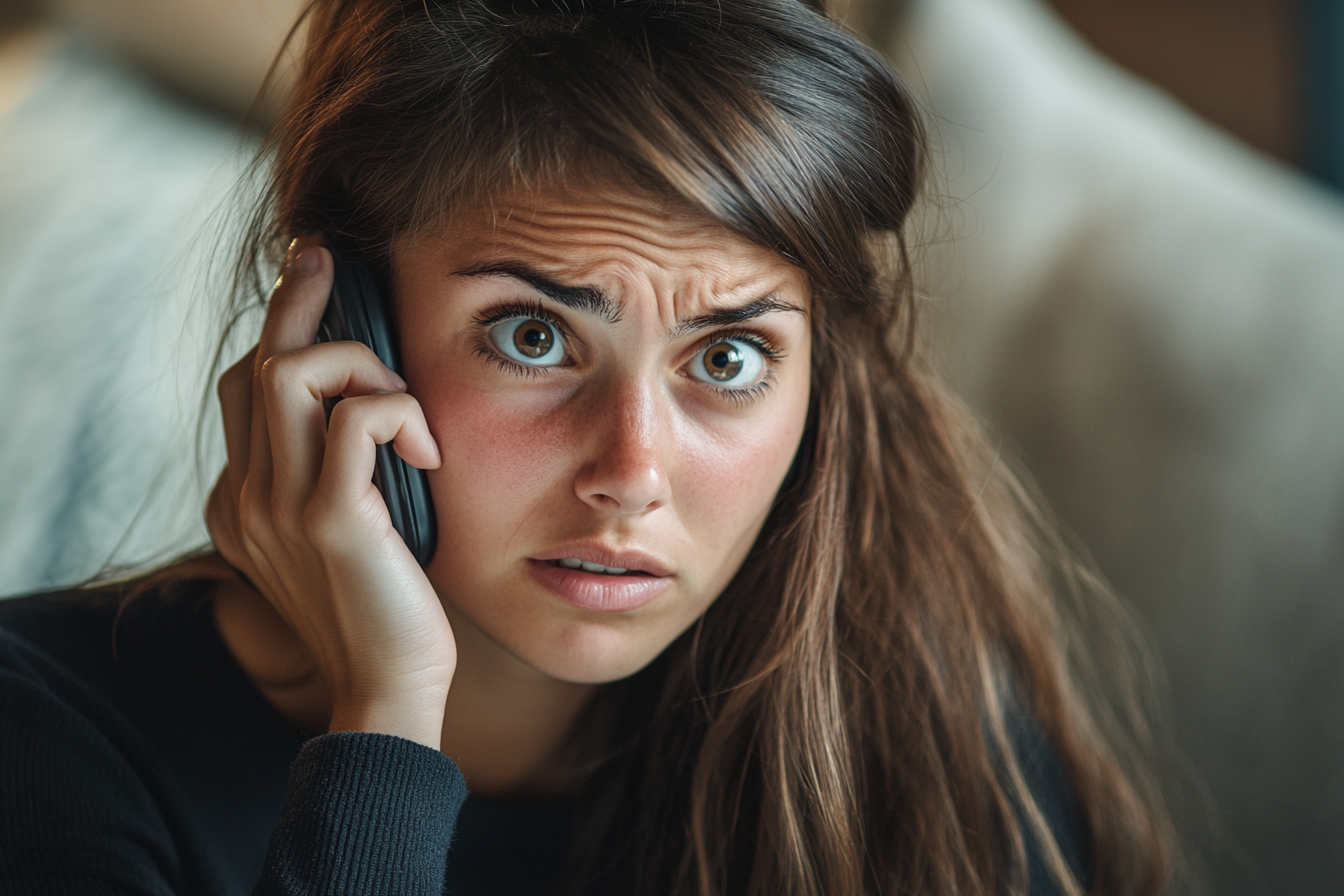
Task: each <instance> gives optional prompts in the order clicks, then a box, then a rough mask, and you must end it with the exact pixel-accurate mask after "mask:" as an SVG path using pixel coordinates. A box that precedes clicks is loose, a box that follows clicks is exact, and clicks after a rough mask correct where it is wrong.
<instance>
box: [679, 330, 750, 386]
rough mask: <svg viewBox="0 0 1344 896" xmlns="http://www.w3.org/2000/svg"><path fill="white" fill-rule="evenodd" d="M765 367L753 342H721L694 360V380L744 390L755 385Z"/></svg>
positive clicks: (700, 352)
mask: <svg viewBox="0 0 1344 896" xmlns="http://www.w3.org/2000/svg"><path fill="white" fill-rule="evenodd" d="M764 367H765V357H764V356H763V355H762V354H761V350H760V349H759V348H757V347H756V346H754V345H752V344H751V343H750V342H747V341H745V340H742V339H720V340H719V341H718V342H715V343H713V344H712V345H707V346H705V347H704V348H702V349H700V351H699V352H697V353H696V356H695V357H694V358H692V359H691V376H693V377H695V378H696V379H698V380H700V381H701V382H705V383H711V384H713V385H715V386H725V387H727V388H729V389H734V388H738V389H740V388H745V387H747V386H753V385H755V384H756V382H757V381H758V380H759V379H760V378H761V369H762V368H764Z"/></svg>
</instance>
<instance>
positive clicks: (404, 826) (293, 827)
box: [0, 630, 467, 896]
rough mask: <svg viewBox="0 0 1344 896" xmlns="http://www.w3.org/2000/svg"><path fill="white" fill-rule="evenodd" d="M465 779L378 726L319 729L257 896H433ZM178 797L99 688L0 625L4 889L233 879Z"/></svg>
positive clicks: (99, 894) (212, 886) (22, 893)
mask: <svg viewBox="0 0 1344 896" xmlns="http://www.w3.org/2000/svg"><path fill="white" fill-rule="evenodd" d="M466 794H467V792H466V783H465V781H464V780H463V778H462V774H461V772H460V771H458V768H457V766H456V764H454V763H453V761H452V760H451V759H449V758H448V757H446V756H444V755H443V754H441V753H439V752H438V751H437V750H432V749H430V748H428V747H425V746H422V745H421V744H417V743H414V742H412V741H409V740H405V739H403V738H399V737H393V736H390V735H382V734H361V733H339V734H326V735H322V736H320V737H316V738H313V739H312V740H310V741H308V742H307V743H306V744H305V745H304V746H303V748H302V749H301V750H300V751H299V755H298V757H297V759H296V760H295V761H294V764H293V766H292V769H291V774H290V780H289V786H288V789H287V791H286V794H285V801H284V806H283V810H282V812H281V816H280V821H279V824H278V825H277V826H276V827H275V829H274V831H273V833H272V836H271V840H270V846H269V850H268V852H267V855H266V859H265V863H264V865H263V868H262V873H261V878H260V880H259V881H258V882H257V884H256V886H255V888H254V889H253V893H254V894H257V896H301V894H302V896H341V894H361V896H368V894H380V896H421V894H426V896H440V894H441V893H442V892H443V886H444V875H445V870H446V864H447V855H448V847H449V844H450V841H451V840H452V837H453V831H454V828H455V826H456V823H457V816H458V812H459V811H460V810H461V808H462V804H463V802H464V801H465V799H466ZM186 817H187V813H185V812H184V811H183V808H182V802H181V794H180V793H179V792H178V791H177V790H176V788H175V785H174V784H173V783H172V782H171V781H169V780H168V779H167V778H165V776H164V774H163V770H162V768H160V767H159V766H158V764H157V762H156V759H155V757H154V755H153V754H152V751H150V750H149V749H148V747H147V745H146V744H145V743H144V742H143V740H141V739H140V737H139V735H138V734H137V733H136V732H135V731H133V730H132V729H130V728H129V727H128V726H127V725H126V723H125V722H124V720H122V719H120V717H119V716H117V715H116V714H115V713H113V712H111V711H110V709H109V707H108V706H107V705H106V704H105V703H103V702H102V701H101V699H100V698H99V697H98V696H97V695H95V694H93V693H92V692H91V691H89V690H88V689H86V688H84V687H82V686H81V685H80V684H79V683H78V682H76V681H74V680H73V679H72V678H70V676H68V675H67V674H66V673H65V672H64V671H63V670H62V669H60V668H58V667H57V666H56V665H55V664H53V663H52V662H51V661H50V660H49V658H47V657H46V656H45V655H44V654H42V653H41V652H40V651H38V650H36V649H34V648H33V647H32V646H31V645H28V644H27V643H25V642H23V641H22V640H20V639H17V638H13V637H11V636H9V634H8V633H6V632H4V631H3V630H0V893H3V894H5V896H186V894H188V893H190V894H197V893H214V892H222V891H224V890H230V891H231V888H230V887H229V886H227V885H224V884H223V880H222V878H221V877H220V876H219V875H218V874H216V873H213V871H212V869H214V868H215V867H216V866H215V865H214V861H215V859H214V858H212V856H210V855H206V854H204V853H203V851H202V850H203V848H205V847H204V845H203V843H202V842H201V841H200V840H199V837H198V836H196V835H193V834H192V833H189V832H188V830H187V827H188V824H187V822H186Z"/></svg>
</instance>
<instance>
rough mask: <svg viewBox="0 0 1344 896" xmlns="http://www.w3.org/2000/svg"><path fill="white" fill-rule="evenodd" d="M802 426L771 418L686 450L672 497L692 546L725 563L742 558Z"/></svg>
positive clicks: (786, 417)
mask: <svg viewBox="0 0 1344 896" xmlns="http://www.w3.org/2000/svg"><path fill="white" fill-rule="evenodd" d="M804 407H805V402H804ZM802 426H803V412H799V413H797V414H792V413H780V414H773V415H770V416H769V417H768V418H766V419H764V420H758V421H755V422H754V423H753V424H752V425H746V426H741V427H735V428H734V429H732V430H730V431H728V432H721V433H716V434H715V435H714V437H713V438H707V439H704V440H702V441H700V442H699V444H696V445H694V446H687V450H684V451H683V452H682V454H681V457H682V460H681V462H680V464H679V467H678V471H677V473H678V477H677V478H678V479H680V480H681V487H680V488H678V489H677V492H678V493H679V494H680V499H679V503H680V504H681V505H682V508H683V510H684V511H685V512H684V513H683V518H684V519H685V521H686V523H687V525H688V527H689V528H690V529H691V530H692V531H693V533H694V534H695V537H696V541H697V542H699V543H700V544H701V545H703V546H705V547H706V548H707V549H708V550H713V551H715V552H718V553H721V554H722V555H724V556H725V558H726V559H736V560H740V559H741V558H742V556H745V553H746V550H747V549H748V548H749V547H750V544H751V542H752V541H753V540H754V539H755V537H756V533H757V531H758V530H759V528H760V526H761V524H763V523H764V522H765V517H766V516H767V515H768V513H769V511H770V508H771V507H772V506H773V505H774V498H775V494H776V492H778V490H779V486H780V484H781V482H782V481H783V479H784V476H785V474H786V473H787V472H788V469H789V465H790V464H791V463H792V461H793V456H794V453H795V451H796V448H797V444H798V440H799V438H800V436H801V434H802Z"/></svg>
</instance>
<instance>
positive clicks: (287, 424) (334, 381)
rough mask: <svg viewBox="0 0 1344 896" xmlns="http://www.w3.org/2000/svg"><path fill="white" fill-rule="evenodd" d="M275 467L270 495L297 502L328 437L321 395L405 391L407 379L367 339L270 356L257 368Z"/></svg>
mask: <svg viewBox="0 0 1344 896" xmlns="http://www.w3.org/2000/svg"><path fill="white" fill-rule="evenodd" d="M261 381H262V388H263V391H264V392H265V396H266V417H267V426H268V428H269V432H270V437H271V444H270V451H271V464H272V468H273V483H272V501H273V502H274V503H275V504H276V505H277V506H280V507H291V508H297V507H299V506H300V505H301V503H302V501H303V500H304V499H305V498H306V497H307V495H308V494H310V493H311V492H312V490H313V489H314V488H315V487H316V486H317V476H318V473H319V471H320V470H321V467H322V456H323V453H324V451H325V442H326V429H327V421H326V411H325V405H324V399H325V398H328V397H332V396H336V395H367V394H370V393H384V392H404V391H405V390H406V383H405V381H403V380H402V378H401V377H399V376H397V374H395V373H393V372H392V371H391V370H389V369H388V368H387V367H386V366H384V364H383V362H382V361H380V360H378V356H377V355H375V354H374V353H373V350H372V349H370V348H369V347H368V346H366V345H362V344H360V343H358V342H333V343H327V344H323V345H307V346H304V347H303V348H300V349H295V350H294V351H290V352H285V353H283V354H279V355H274V356H272V357H271V358H270V359H269V360H268V361H267V362H266V363H265V364H264V365H263V366H262V369H261Z"/></svg>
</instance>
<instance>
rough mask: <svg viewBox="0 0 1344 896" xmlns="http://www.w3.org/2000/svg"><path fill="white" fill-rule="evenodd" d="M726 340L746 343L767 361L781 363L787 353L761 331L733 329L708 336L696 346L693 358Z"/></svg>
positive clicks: (716, 331)
mask: <svg viewBox="0 0 1344 896" xmlns="http://www.w3.org/2000/svg"><path fill="white" fill-rule="evenodd" d="M726 339H737V340H740V341H742V342H746V343H748V344H749V345H751V346H752V347H753V348H755V349H757V350H758V351H759V352H760V353H761V354H762V355H764V356H765V359H766V360H767V361H781V360H783V359H784V356H785V352H784V350H783V349H781V348H779V346H777V345H775V343H774V340H772V339H771V338H770V337H769V336H766V335H765V334H764V333H762V332H760V331H759V330H752V329H746V328H742V327H733V328H730V329H727V330H715V331H713V332H712V333H709V334H708V335H706V336H705V337H704V338H703V339H701V340H700V341H699V342H697V343H696V345H695V350H694V351H693V352H692V356H694V355H695V354H698V353H699V352H701V351H703V350H704V349H706V348H708V347H709V346H711V345H714V344H715V343H718V342H723V341H724V340H726Z"/></svg>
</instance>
